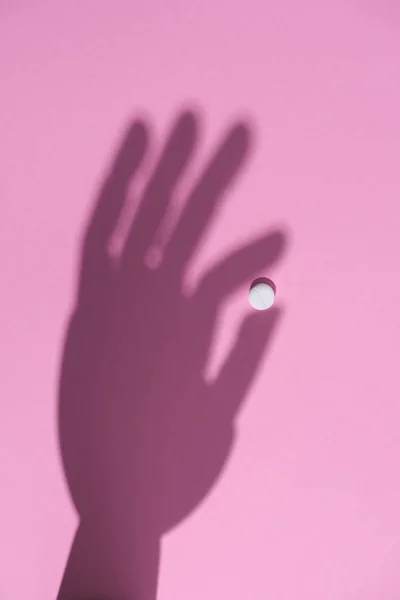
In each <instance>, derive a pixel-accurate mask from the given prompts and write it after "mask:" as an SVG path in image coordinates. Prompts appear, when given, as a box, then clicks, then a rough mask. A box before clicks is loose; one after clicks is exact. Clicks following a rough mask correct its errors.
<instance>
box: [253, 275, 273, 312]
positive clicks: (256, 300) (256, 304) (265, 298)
mask: <svg viewBox="0 0 400 600" xmlns="http://www.w3.org/2000/svg"><path fill="white" fill-rule="evenodd" d="M274 300H275V290H274V288H273V287H272V285H269V284H268V283H265V282H259V283H254V284H253V285H252V286H251V289H250V292H249V302H250V304H251V306H252V307H253V308H255V309H256V310H267V308H270V307H271V306H272V305H273V303H274Z"/></svg>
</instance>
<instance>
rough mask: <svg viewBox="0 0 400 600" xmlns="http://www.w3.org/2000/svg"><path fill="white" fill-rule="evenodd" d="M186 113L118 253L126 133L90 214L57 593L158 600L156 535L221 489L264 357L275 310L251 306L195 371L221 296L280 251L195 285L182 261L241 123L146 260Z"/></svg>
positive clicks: (174, 173) (66, 412)
mask: <svg viewBox="0 0 400 600" xmlns="http://www.w3.org/2000/svg"><path fill="white" fill-rule="evenodd" d="M196 131H197V124H196V119H195V116H194V115H193V114H192V113H183V114H182V115H181V116H180V117H179V118H178V120H177V122H176V123H175V125H174V127H173V129H172V132H171V134H170V137H169V138H168V140H167V142H166V144H165V147H164V150H163V153H162V155H161V158H160V160H159V162H158V165H157V167H156V168H155V170H154V172H153V173H152V175H151V177H150V179H149V182H148V183H147V187H146V189H145V191H144V193H143V196H142V199H141V203H140V206H139V208H138V211H137V214H136V216H135V218H134V220H133V222H132V224H131V225H130V230H129V232H128V234H127V236H126V239H125V243H124V246H123V249H122V251H121V253H120V255H119V257H118V260H112V259H111V258H110V255H109V252H108V248H109V242H110V238H111V236H112V235H113V232H114V231H115V228H116V225H117V223H118V220H119V219H120V216H121V212H122V211H123V209H124V205H125V202H126V194H127V189H128V186H130V185H131V182H132V179H133V177H134V175H135V174H136V172H137V170H138V169H139V166H140V163H141V161H142V159H143V157H144V155H145V153H146V151H147V141H148V139H147V138H148V134H147V130H146V128H145V126H144V125H143V124H141V123H134V124H133V125H132V127H131V128H130V129H129V131H128V133H127V135H126V138H125V140H124V142H123V144H122V147H121V149H120V151H119V153H118V156H117V157H116V160H115V164H114V165H113V167H112V169H111V171H110V174H109V176H108V178H107V180H106V182H105V184H104V186H103V189H102V192H101V194H100V197H99V199H98V202H97V205H96V207H95V210H94V212H93V214H92V216H91V219H90V222H89V225H88V228H87V231H86V235H85V239H84V244H83V250H82V261H81V272H80V280H79V288H78V297H77V302H76V306H75V308H74V311H73V314H72V317H71V320H70V323H69V328H68V333H67V339H66V343H65V349H64V357H63V363H62V373H61V383H60V398H59V432H60V444H61V452H62V457H63V462H64V468H65V473H66V477H67V481H68V485H69V489H70V492H71V495H72V498H73V501H74V503H75V506H76V508H77V510H78V513H79V518H80V523H79V527H78V530H77V532H76V536H75V539H74V542H73V546H72V548H71V552H70V556H69V559H68V563H67V566H66V570H65V573H64V577H63V581H62V584H61V588H60V591H59V600H83V599H84V600H87V599H92V598H93V599H94V598H96V599H101V598H107V599H110V600H111V599H112V600H120V599H121V600H122V599H124V600H125V599H126V600H128V599H129V600H131V599H132V600H133V599H135V600H155V598H156V594H157V578H158V566H159V546H160V540H161V537H162V535H163V534H164V533H165V532H166V531H168V530H170V529H171V528H172V527H173V526H174V525H176V524H177V523H179V522H180V521H182V519H184V518H185V517H186V516H187V515H189V514H190V513H191V511H193V509H194V508H195V507H196V506H197V505H198V504H199V502H200V501H201V500H202V499H203V498H204V497H205V496H206V495H207V493H208V492H209V490H210V489H211V487H212V486H213V485H214V484H215V482H216V480H217V479H218V476H219V474H220V473H221V470H222V468H223V466H224V464H225V461H226V459H227V457H228V455H229V452H230V449H231V447H232V441H233V437H234V420H235V415H236V414H237V411H238V408H239V406H240V404H241V403H242V401H243V400H244V398H245V396H246V392H247V390H248V388H249V385H250V383H251V381H252V379H253V377H254V374H255V372H256V369H257V367H258V365H259V364H260V361H261V359H262V357H263V355H264V349H265V347H266V345H267V344H268V342H269V340H270V337H271V335H272V332H273V329H274V327H275V325H276V323H277V319H278V317H279V311H278V309H271V310H270V311H268V313H262V314H261V315H260V314H254V313H253V314H252V315H251V316H250V317H248V318H246V319H245V321H244V322H243V324H242V326H241V329H240V334H239V336H238V339H237V343H236V345H235V346H234V348H233V350H232V351H231V354H230V355H229V356H228V358H227V360H226V362H225V364H224V366H223V367H222V369H221V371H220V373H219V376H218V378H217V379H216V381H215V382H213V383H212V384H211V383H209V382H207V381H206V380H205V378H204V376H203V372H204V366H205V363H206V360H207V358H208V355H209V351H210V343H211V339H212V336H213V332H214V328H215V324H216V319H217V314H218V309H219V307H220V304H221V301H223V300H224V299H225V298H226V297H227V296H229V295H230V294H231V293H232V292H233V291H234V290H235V289H236V288H237V286H238V285H241V284H242V283H243V282H245V281H246V280H247V279H248V278H249V277H251V276H252V275H256V274H257V273H259V271H260V270H261V269H264V268H265V267H267V266H270V265H271V264H272V263H273V262H275V261H276V260H277V259H278V257H279V256H280V254H281V252H282V249H283V245H284V236H283V234H282V233H281V232H278V231H277V232H272V233H269V234H266V235H265V236H263V237H261V238H260V239H257V240H255V241H252V242H251V243H250V244H249V245H248V246H246V247H243V248H240V249H238V250H237V251H236V252H234V253H233V254H232V255H230V256H228V257H227V258H225V259H224V260H222V261H221V262H220V263H218V264H216V265H215V266H214V267H213V268H212V269H211V270H210V271H209V272H208V273H207V274H206V275H205V276H204V277H203V279H202V280H201V281H200V282H199V284H198V286H197V288H196V290H195V292H194V293H193V294H192V295H190V296H187V295H185V294H184V293H183V289H182V281H183V276H184V273H185V268H186V266H187V264H188V261H189V260H190V259H191V257H192V255H193V253H194V251H195V250H196V248H197V246H198V244H199V241H200V239H201V237H202V235H203V234H204V231H205V228H206V226H207V225H208V224H209V223H210V221H211V220H212V217H213V213H214V211H215V209H216V207H217V205H218V203H219V201H220V198H221V196H222V194H223V193H224V192H225V191H226V190H227V188H228V186H229V185H230V184H231V183H232V181H233V178H234V176H235V175H236V174H237V172H238V170H239V169H240V167H241V166H242V164H243V161H244V159H245V157H246V155H247V152H248V148H249V141H250V131H249V128H248V127H247V126H246V125H244V124H237V125H235V126H234V127H232V128H231V129H230V131H228V133H227V135H226V137H225V139H224V140H223V141H222V144H221V145H220V147H219V148H218V149H217V151H216V153H215V155H214V157H213V158H212V160H211V161H210V163H209V164H208V166H207V167H206V168H205V170H204V172H203V174H202V176H201V178H200V179H199V180H198V182H197V183H196V185H195V187H194V189H193V191H192V192H191V194H190V196H189V198H188V200H187V203H186V204H185V207H184V209H183V212H182V215H181V217H180V219H179V222H178V224H177V226H176V228H175V231H174V233H173V235H172V237H171V239H170V241H169V242H168V243H167V245H166V248H165V250H164V252H163V258H162V262H161V265H160V266H159V267H157V268H149V267H148V266H146V261H145V256H146V253H147V252H148V250H149V248H150V247H151V245H152V243H153V242H154V239H155V235H156V232H157V230H158V228H159V226H160V223H161V222H162V220H163V219H164V217H165V215H166V214H167V211H168V209H169V208H170V203H171V195H172V192H173V189H174V186H175V184H176V183H177V181H178V178H179V177H180V176H181V175H182V173H183V171H184V169H185V168H186V167H187V165H188V162H189V160H190V158H191V155H192V152H193V149H194V147H195V143H196V135H197V133H196Z"/></svg>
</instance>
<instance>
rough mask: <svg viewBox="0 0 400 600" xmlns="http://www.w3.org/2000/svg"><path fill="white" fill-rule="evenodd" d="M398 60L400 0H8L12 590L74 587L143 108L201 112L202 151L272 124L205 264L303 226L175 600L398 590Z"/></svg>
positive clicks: (2, 224) (170, 597)
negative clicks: (96, 381)
mask: <svg viewBox="0 0 400 600" xmlns="http://www.w3.org/2000/svg"><path fill="white" fill-rule="evenodd" d="M399 64H400V10H399V6H398V4H397V2H395V1H394V0H381V1H378V0H366V1H365V2H361V1H360V0H347V1H344V0H336V1H329V2H321V1H317V0H303V1H302V2H299V1H297V0H291V1H289V0H282V1H280V2H271V1H265V0H246V2H245V1H243V0H237V1H236V2H231V1H228V0H215V1H214V2H211V1H210V2H208V3H204V2H200V1H194V2H184V1H182V0H171V1H169V2H161V0H158V2H156V1H155V0H151V1H147V2H144V1H142V0H140V1H139V0H138V1H136V2H128V1H126V0H120V1H118V2H106V1H104V0H102V1H100V0H97V1H94V0H93V1H84V2H68V3H54V2H44V1H43V2H35V1H31V2H28V1H25V2H24V1H22V0H19V1H15V2H8V3H7V2H2V5H1V8H0V65H1V73H2V75H1V79H2V85H1V88H2V89H1V94H0V131H1V149H0V159H1V160H0V165H1V166H0V169H1V178H0V186H1V188H0V191H1V207H2V215H3V218H2V219H1V221H0V247H1V252H0V261H1V273H2V285H1V296H0V298H1V300H0V302H1V304H0V308H1V311H0V339H1V345H0V365H1V367H0V369H1V377H0V398H1V404H0V450H1V452H0V481H1V496H0V532H1V541H0V571H1V577H0V597H1V598H4V599H7V600H22V599H24V600H25V599H26V598H29V600H43V599H47V598H48V599H53V598H55V596H56V594H57V590H58V587H59V584H60V580H61V577H62V574H63V571H64V567H65V563H66V560H67V557H68V553H69V550H70V546H71V543H72V540H73V537H74V532H75V529H76V526H77V514H76V511H75V508H74V506H73V503H72V501H71V499H70V495H69V491H68V486H67V484H66V481H65V478H64V473H63V468H62V465H61V460H60V450H59V443H58V432H57V389H58V379H59V370H60V361H61V356H62V351H63V340H64V335H65V328H66V324H67V319H68V315H69V313H70V311H71V307H72V303H73V299H74V293H75V286H76V276H77V264H78V263H77V261H78V256H79V244H80V240H81V233H82V227H83V224H84V222H85V219H86V217H87V215H88V212H89V210H90V208H91V206H92V202H93V199H94V196H95V193H96V191H97V189H98V184H99V181H100V179H101V177H102V175H103V173H104V171H105V169H106V168H107V166H108V164H109V162H110V160H111V158H112V156H113V155H114V154H115V151H116V148H117V146H118V143H119V140H120V138H121V135H122V134H123V131H124V129H125V128H126V125H127V123H128V122H129V120H130V119H131V118H132V117H136V116H138V115H139V116H141V115H144V117H145V118H146V119H147V120H148V121H149V122H150V123H151V124H152V128H153V133H152V136H153V142H152V143H153V144H154V148H155V149H156V151H159V150H158V148H159V146H160V144H161V143H162V141H163V139H164V137H165V135H166V132H167V131H168V130H169V129H170V126H171V122H172V121H173V120H174V119H175V118H176V116H177V115H178V114H179V112H180V111H181V110H182V109H183V108H186V107H188V106H189V107H193V106H194V107H196V110H197V112H198V113H199V115H200V116H201V120H202V131H203V133H202V140H201V147H200V150H199V153H198V154H197V155H196V163H195V167H196V168H197V167H198V168H199V169H200V168H201V165H202V162H203V160H204V159H205V158H206V157H207V156H208V155H209V153H210V151H211V148H212V147H213V146H214V144H215V143H217V142H218V140H219V139H220V138H221V136H222V135H223V133H224V132H225V131H226V129H227V127H229V125H230V124H231V123H232V122H234V121H235V120H236V119H239V118H244V119H246V120H247V121H249V122H251V123H252V128H253V130H254V132H255V141H254V144H253V148H252V153H251V156H250V158H249V160H248V161H247V163H246V168H245V170H244V171H243V173H242V174H241V176H240V178H239V179H238V181H237V182H236V183H235V185H234V186H233V187H232V189H231V190H230V192H229V197H228V198H227V199H226V200H227V201H226V203H225V204H224V206H223V209H222V210H221V211H220V212H219V214H218V217H217V218H216V219H215V220H214V221H213V224H212V227H211V228H210V230H209V231H208V233H207V236H206V238H205V239H204V244H203V245H202V246H201V248H200V250H199V252H198V253H197V255H196V258H195V261H194V262H193V265H192V267H191V270H190V273H189V280H190V281H192V282H194V281H196V278H197V277H198V276H199V274H200V273H202V272H203V271H204V269H206V268H207V266H208V265H210V264H211V263H213V262H214V261H215V260H216V259H217V258H218V257H219V256H220V255H222V254H224V253H226V252H229V251H230V250H232V249H234V248H235V247H237V246H238V245H239V244H241V243H243V242H245V241H247V240H249V239H252V238H254V237H256V236H258V235H260V234H261V233H263V232H264V231H265V230H266V229H268V228H270V227H271V228H273V227H282V228H284V229H285V231H286V232H287V235H288V237H289V244H288V248H287V250H286V252H285V256H284V257H283V259H282V261H281V262H280V263H279V264H278V265H277V267H276V268H274V269H273V270H271V271H269V272H268V273H260V275H267V276H271V277H273V279H274V280H275V283H276V284H277V287H278V297H279V303H280V304H281V305H282V306H283V307H284V310H285V314H284V318H283V319H282V322H281V323H280V326H279V330H278V331H277V334H276V336H275V337H274V340H273V344H272V346H271V349H270V351H269V353H268V356H266V357H265V362H264V363H263V367H262V369H261V371H260V372H259V375H258V377H257V378H256V380H255V381H254V383H253V386H252V388H251V390H250V393H248V395H247V399H246V402H245V404H244V405H243V406H242V409H241V412H240V415H239V419H238V435H237V438H236V444H235V447H234V451H233V453H232V455H231V457H230V460H229V461H228V463H227V465H226V468H225V469H224V471H223V473H222V476H221V477H220V479H219V481H218V482H217V484H216V485H215V486H214V487H213V489H212V491H211V492H210V494H209V495H208V496H207V498H206V499H205V500H204V502H202V503H201V504H200V505H199V506H198V508H197V509H196V510H195V511H194V512H192V514H191V515H190V516H189V518H187V519H186V520H185V521H183V522H182V523H181V524H180V525H179V526H178V527H176V528H175V529H173V530H172V531H171V532H170V533H168V535H167V536H165V538H164V540H163V543H162V561H161V571H160V581H159V598H160V600H184V599H187V598H190V599H191V600H200V599H201V600H203V599H204V598H210V599H214V598H215V599H217V598H218V599H222V598H229V599H230V600H239V599H240V600H243V599H247V598H249V599H252V598H271V600H272V599H273V600H292V599H293V598H296V599H297V600H303V599H304V600H317V599H318V600H320V599H321V598H324V600H334V599H335V600H337V599H338V598H340V599H341V600H347V599H349V600H350V599H351V600H358V599H360V600H361V599H362V600H370V599H371V600H372V599H377V600H378V599H379V600H394V599H395V598H398V597H399V596H400V508H399V507H400V464H399V456H400V436H399V434H398V432H399V419H400V402H399V398H400V393H399V392H400V385H399V379H398V373H397V372H396V371H397V369H398V363H399V360H398V358H399V356H400V348H399V336H398V332H399V326H400V311H399V295H400V283H399V274H398V264H399V252H400V236H399V229H400V208H399V198H400V177H399V166H398V165H399V151H400V111H399V106H400V69H399ZM190 281H189V283H190ZM248 283H250V282H247V283H246V285H243V287H242V288H241V289H239V290H237V293H236V294H234V296H233V297H232V298H231V299H230V301H229V302H227V303H226V305H224V309H223V311H222V313H221V315H220V316H221V319H220V322H219V327H218V332H217V333H218V335H217V338H216V339H215V343H214V348H213V353H212V356H211V357H210V364H209V369H210V372H215V371H216V370H217V369H218V365H220V364H221V360H222V359H223V356H224V355H225V353H226V352H227V349H228V347H229V345H230V344H231V343H232V340H233V336H234V335H235V334H236V331H237V327H238V323H239V321H240V319H241V318H242V316H243V314H246V313H247V312H248V311H249V310H250V309H249V308H248V305H247V300H246V294H247V287H248Z"/></svg>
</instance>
